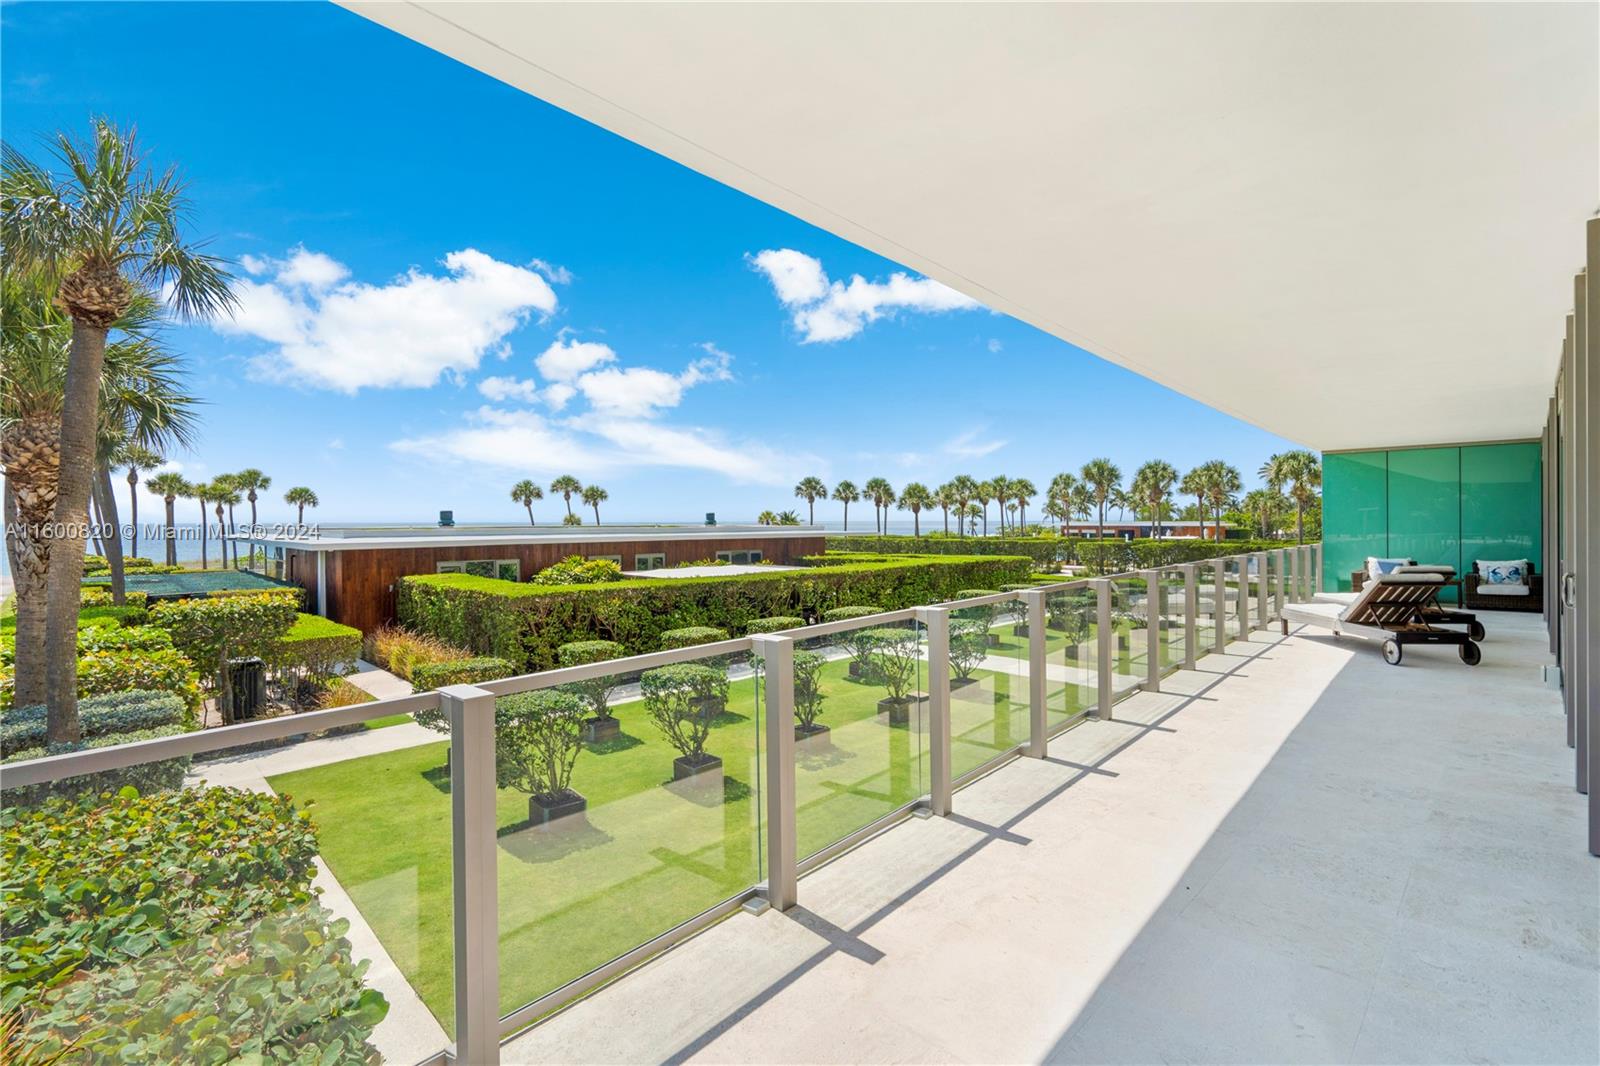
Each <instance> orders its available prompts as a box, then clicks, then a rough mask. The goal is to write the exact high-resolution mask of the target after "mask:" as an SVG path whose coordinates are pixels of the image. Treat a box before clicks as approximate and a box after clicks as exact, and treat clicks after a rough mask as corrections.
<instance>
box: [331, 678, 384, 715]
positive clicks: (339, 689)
mask: <svg viewBox="0 0 1600 1066" xmlns="http://www.w3.org/2000/svg"><path fill="white" fill-rule="evenodd" d="M377 698H378V697H376V696H374V695H373V694H372V693H370V692H368V691H367V690H366V689H364V688H357V687H356V686H354V685H352V684H351V683H350V682H348V681H346V680H345V679H344V678H342V677H339V678H335V679H334V681H333V684H331V685H329V686H328V687H327V688H325V689H323V690H322V694H321V695H320V696H318V697H317V708H318V710H323V711H326V710H331V709H332V708H334V707H352V706H354V705H356V704H358V703H371V702H372V701H373V700H375V699H377Z"/></svg>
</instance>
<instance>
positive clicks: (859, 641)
mask: <svg viewBox="0 0 1600 1066" xmlns="http://www.w3.org/2000/svg"><path fill="white" fill-rule="evenodd" d="M882 613H883V610H882V608H879V607H835V608H833V609H832V610H827V611H823V612H822V620H823V622H846V621H850V620H851V619H855V618H868V617H871V616H872V615H875V614H882ZM871 632H872V630H870V629H851V630H848V631H846V632H844V633H841V634H839V638H838V640H839V646H840V647H842V648H844V650H845V651H847V652H848V653H849V654H850V676H851V677H853V678H856V679H857V680H859V681H866V680H869V679H870V678H871V677H872V638H871V637H869V636H868V635H867V634H869V633H871Z"/></svg>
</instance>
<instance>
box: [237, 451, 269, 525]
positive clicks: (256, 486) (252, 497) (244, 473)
mask: <svg viewBox="0 0 1600 1066" xmlns="http://www.w3.org/2000/svg"><path fill="white" fill-rule="evenodd" d="M233 483H234V484H235V485H237V486H239V491H240V492H242V493H244V498H245V500H246V501H248V502H249V504H250V528H251V529H252V530H253V529H255V527H256V524H257V522H256V501H257V500H258V499H260V498H261V497H260V494H261V493H263V492H266V491H267V490H268V489H270V488H271V487H272V479H271V478H270V477H268V476H267V475H266V474H263V473H262V472H261V471H259V470H257V469H256V468H255V467H253V466H252V467H247V468H246V469H244V470H241V471H239V472H238V473H237V474H235V475H233Z"/></svg>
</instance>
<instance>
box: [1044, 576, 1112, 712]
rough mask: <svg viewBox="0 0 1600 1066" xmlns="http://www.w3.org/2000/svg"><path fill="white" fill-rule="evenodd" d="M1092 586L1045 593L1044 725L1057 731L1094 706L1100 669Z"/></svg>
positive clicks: (1097, 630)
mask: <svg viewBox="0 0 1600 1066" xmlns="http://www.w3.org/2000/svg"><path fill="white" fill-rule="evenodd" d="M1096 602H1097V598H1096V595H1095V591H1094V589H1092V588H1084V589H1070V590H1068V591H1065V592H1052V593H1049V594H1047V595H1046V596H1045V602H1044V610H1045V725H1046V728H1047V729H1048V731H1049V732H1051V733H1054V732H1056V731H1057V730H1059V729H1062V728H1063V727H1065V726H1066V725H1068V724H1069V723H1071V722H1073V721H1076V720H1078V719H1080V718H1082V717H1083V716H1084V715H1086V714H1089V713H1091V712H1092V711H1093V710H1094V709H1095V702H1096V700H1097V699H1098V698H1099V669H1098V663H1097V656H1098V653H1097V644H1096V640H1097V635H1098V633H1099V624H1098V623H1097V622H1096V620H1095V613H1096Z"/></svg>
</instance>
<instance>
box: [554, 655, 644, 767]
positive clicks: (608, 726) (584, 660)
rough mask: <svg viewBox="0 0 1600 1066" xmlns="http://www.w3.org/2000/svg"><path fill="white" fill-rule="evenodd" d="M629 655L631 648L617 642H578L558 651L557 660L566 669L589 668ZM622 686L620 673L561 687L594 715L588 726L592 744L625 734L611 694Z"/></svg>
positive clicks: (573, 682)
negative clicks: (591, 665) (618, 719)
mask: <svg viewBox="0 0 1600 1066" xmlns="http://www.w3.org/2000/svg"><path fill="white" fill-rule="evenodd" d="M626 654H627V649H626V648H624V647H623V646H622V645H621V644H618V643H617V642H616V641H614V640H575V641H573V642H572V643H570V644H563V645H561V646H560V647H559V648H557V649H556V661H557V662H558V663H559V664H560V665H562V666H587V665H588V664H589V663H603V662H610V661H611V660H612V659H620V658H622V657H623V656H624V655H626ZM620 683H621V679H620V678H619V677H618V676H617V675H616V674H603V675H601V676H600V677H592V678H590V679H589V680H587V681H572V682H568V683H567V684H565V685H562V686H561V687H562V688H563V689H565V690H566V691H568V692H571V693H572V694H573V695H575V696H577V697H578V698H579V699H581V700H582V701H583V702H584V704H585V705H586V706H587V707H588V708H589V710H590V711H591V712H593V715H592V717H591V718H590V719H589V720H588V722H586V723H585V724H584V739H585V740H587V741H589V742H590V743H594V742H595V741H599V740H607V739H609V738H610V737H613V736H616V735H617V733H618V732H620V731H621V727H620V726H618V725H617V720H616V718H614V717H613V716H612V714H611V694H612V693H613V692H615V691H616V689H617V686H618V685H619V684H620Z"/></svg>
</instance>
